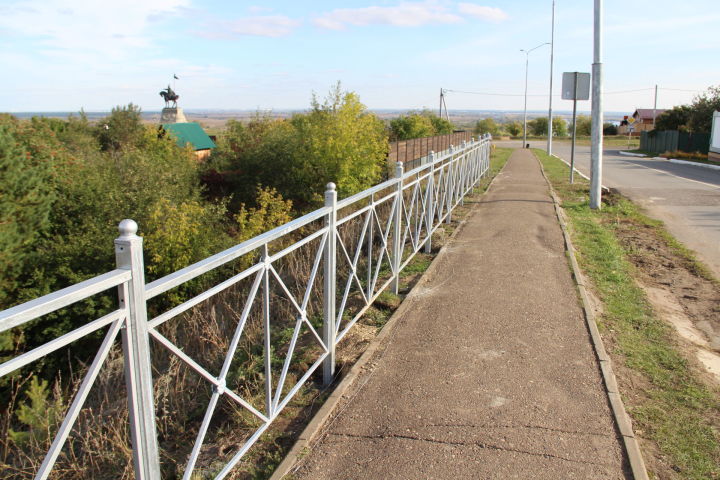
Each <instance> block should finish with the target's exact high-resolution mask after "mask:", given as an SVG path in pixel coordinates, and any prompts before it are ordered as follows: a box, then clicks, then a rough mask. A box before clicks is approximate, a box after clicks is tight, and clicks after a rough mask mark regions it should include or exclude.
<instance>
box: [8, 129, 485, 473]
mask: <svg viewBox="0 0 720 480" xmlns="http://www.w3.org/2000/svg"><path fill="white" fill-rule="evenodd" d="M490 140H491V138H490V136H489V135H488V136H484V137H482V138H479V139H472V138H470V139H469V141H463V142H462V144H461V145H458V146H453V145H449V146H448V148H447V149H444V150H442V151H440V152H437V153H435V152H433V151H429V152H426V155H425V157H426V158H425V160H424V161H423V162H422V164H420V165H417V166H416V167H415V168H411V169H409V168H404V166H403V163H401V162H397V163H396V170H395V177H394V178H392V179H390V180H387V181H385V182H383V183H381V184H379V185H376V186H375V187H372V188H370V189H367V190H365V191H363V192H360V193H358V194H356V195H353V196H351V197H348V198H345V199H341V200H338V199H337V193H336V190H335V185H334V184H332V183H331V184H329V185H328V190H327V192H326V194H325V206H324V207H322V208H320V209H318V210H316V211H314V212H312V213H309V214H307V215H305V216H303V217H300V218H298V219H296V220H293V221H291V222H289V223H287V224H285V225H282V226H280V227H277V228H275V229H273V230H270V231H268V232H266V233H264V234H262V235H259V236H257V237H255V238H252V239H250V240H247V241H245V242H243V243H241V244H239V245H237V246H235V247H232V248H230V249H228V250H225V251H223V252H220V253H218V254H216V255H213V256H211V257H209V258H207V259H205V260H202V261H200V262H197V263H195V264H193V265H190V266H188V267H186V268H183V269H181V270H179V271H177V272H175V273H172V274H170V275H168V276H165V277H163V278H160V279H158V280H156V281H154V282H152V283H149V284H147V285H146V284H145V279H144V264H143V256H142V238H141V237H139V236H138V235H137V234H136V233H137V228H138V227H137V224H136V223H135V222H134V221H132V220H123V221H122V222H121V223H120V226H119V229H120V236H119V237H118V238H117V239H116V240H115V254H116V261H117V269H116V270H113V271H111V272H109V273H106V274H104V275H100V276H98V277H95V278H92V279H90V280H87V281H85V282H82V283H79V284H77V285H74V286H72V287H69V288H66V289H63V290H60V291H58V292H55V293H52V294H49V295H46V296H44V297H41V298H38V299H36V300H33V301H30V302H27V303H25V304H22V305H19V306H16V307H13V308H10V309H8V310H5V311H2V312H0V332H3V331H6V330H9V329H12V328H15V327H17V326H20V325H23V324H25V323H27V322H30V321H32V320H35V319H37V318H40V317H41V316H43V315H46V314H49V313H51V312H54V311H57V310H59V309H61V308H64V307H67V306H69V305H72V304H74V303H76V302H81V301H83V300H85V299H88V298H90V297H92V296H93V295H96V294H99V293H102V292H104V291H107V290H109V289H115V288H116V289H117V290H118V306H117V308H116V309H115V310H114V311H112V312H111V313H108V314H107V315H105V316H103V317H101V318H97V319H95V320H92V321H90V322H88V323H86V324H85V325H83V326H81V327H79V328H77V329H75V330H73V331H71V332H69V333H67V334H65V335H62V336H60V337H58V338H56V339H54V340H52V341H50V342H48V343H46V344H44V345H42V346H39V347H37V348H35V349H33V350H30V351H28V352H25V353H22V354H20V355H18V356H16V357H15V358H12V359H10V360H8V361H6V362H4V363H2V364H0V376H3V375H6V374H8V373H11V372H13V371H15V370H17V369H19V368H21V367H23V366H26V365H28V364H29V363H31V362H33V361H36V360H38V359H40V358H42V357H43V356H45V355H48V354H50V353H52V352H54V351H56V350H57V349H59V348H61V347H63V346H67V345H69V344H71V343H72V342H74V341H76V340H78V339H80V338H82V337H86V336H88V335H90V334H93V333H96V332H98V331H99V330H100V329H107V330H106V333H105V336H104V338H103V340H102V343H101V345H100V347H99V349H98V351H97V354H96V355H95V358H94V360H93V361H92V364H91V365H90V366H89V367H88V368H87V370H86V371H85V372H84V379H83V380H82V382H81V384H80V386H79V388H78V389H77V391H76V393H75V397H74V399H73V401H72V404H71V405H70V407H69V408H68V410H67V412H66V416H65V418H64V420H63V422H62V424H61V426H60V427H59V431H58V432H57V433H56V435H55V437H54V440H53V442H52V446H51V447H50V450H49V451H48V452H47V455H46V457H45V459H44V461H43V462H42V464H41V466H40V467H39V468H38V469H37V471H36V472H35V473H34V475H35V478H37V479H44V478H48V476H49V475H50V473H51V470H52V469H53V466H54V464H55V463H56V461H57V459H58V455H59V454H60V452H61V449H62V448H63V445H64V444H65V443H66V441H67V439H68V435H69V434H70V433H71V431H72V429H73V425H74V423H75V421H76V420H77V418H78V415H79V413H80V411H81V409H82V408H83V405H84V404H85V401H86V399H87V397H88V392H89V390H90V388H91V387H92V386H93V384H94V382H95V380H96V378H97V376H98V372H99V371H100V368H101V367H102V365H103V363H104V362H105V360H106V358H107V357H108V353H109V352H110V350H111V348H112V346H113V344H114V343H115V342H116V338H117V337H118V336H120V337H121V338H122V356H123V359H124V366H125V369H124V372H125V383H126V390H127V397H128V398H127V403H128V408H129V422H130V432H131V442H132V452H133V468H134V471H135V478H137V479H143V480H144V479H152V480H159V479H160V472H161V461H160V453H159V452H160V448H159V446H158V443H159V442H158V433H157V431H156V429H157V425H156V422H157V420H156V401H155V393H154V392H153V376H152V373H153V369H154V368H156V365H154V364H153V360H154V359H155V360H157V357H158V355H159V354H160V352H161V351H164V355H168V356H171V357H173V358H175V361H176V362H181V363H182V364H184V366H185V367H186V368H187V369H189V370H190V371H192V372H193V373H194V374H195V375H197V376H198V378H199V379H200V382H201V383H202V382H205V385H206V387H207V388H208V389H209V391H210V392H211V393H209V397H208V400H207V404H206V407H205V408H204V414H203V415H202V421H201V423H200V425H199V428H198V430H197V435H196V437H195V442H194V444H193V446H192V450H191V451H190V452H189V454H188V455H187V458H186V463H185V465H184V469H182V470H181V471H182V475H183V478H184V479H190V478H192V477H193V474H194V473H196V465H197V463H198V460H199V458H200V457H201V455H202V453H203V446H204V445H205V442H206V439H207V437H208V432H209V431H210V429H211V428H213V418H214V416H215V414H216V412H217V411H218V409H219V408H220V404H221V402H225V403H228V402H229V404H230V405H232V406H233V407H232V408H234V409H236V410H235V411H237V412H245V414H246V415H247V416H248V418H249V420H248V422H249V424H251V425H253V426H252V428H251V430H249V433H248V435H247V436H246V438H245V439H244V441H243V442H242V444H241V445H239V446H238V448H237V450H236V451H234V452H232V455H231V458H230V459H229V460H228V461H226V462H225V463H224V465H223V466H222V467H221V468H220V469H218V471H217V472H216V473H214V474H213V475H214V476H215V478H218V479H220V478H224V477H225V476H226V475H228V474H229V473H230V471H231V470H232V469H233V468H234V467H235V466H236V465H237V464H238V462H239V461H240V460H241V459H242V458H243V456H244V455H245V454H246V453H247V451H248V450H249V449H250V448H251V447H252V445H253V444H254V443H255V442H256V441H257V440H258V439H259V438H260V436H261V435H262V434H263V432H265V431H266V430H267V429H268V427H269V426H270V425H271V424H272V422H273V421H274V420H275V419H276V418H277V416H278V415H279V414H280V412H282V410H283V409H284V408H285V407H286V406H287V405H288V403H289V402H290V401H291V400H292V399H293V397H294V396H295V395H296V394H297V393H298V391H299V390H300V389H302V388H303V386H304V385H305V383H306V382H307V381H308V380H309V379H310V378H311V376H312V375H313V373H314V372H316V371H318V372H319V371H322V372H323V373H322V375H323V381H324V383H325V384H330V383H331V382H332V381H333V379H334V377H335V366H336V359H335V351H336V347H337V345H338V344H339V342H341V341H342V340H343V338H344V337H345V336H346V335H347V334H348V332H349V331H350V330H351V329H352V327H353V325H355V324H356V322H357V321H358V320H359V319H360V318H361V317H362V316H363V315H364V314H365V313H366V312H367V311H368V309H369V308H370V307H371V306H372V305H373V302H375V300H376V299H377V298H378V297H379V296H380V295H381V294H382V293H383V292H385V291H386V290H388V289H389V290H392V291H393V292H395V293H397V292H398V290H399V286H400V273H401V272H402V270H403V269H404V268H405V267H406V266H407V265H408V264H409V262H410V261H411V260H412V259H413V257H414V256H415V255H416V254H417V253H418V252H420V251H424V252H427V253H429V252H430V251H431V248H432V235H433V233H434V232H435V231H436V230H437V229H438V228H440V227H441V225H442V224H443V223H449V222H450V221H451V216H452V211H453V209H454V208H455V207H456V206H457V205H460V204H462V202H463V197H464V196H465V195H466V194H468V193H469V192H470V191H471V190H472V189H473V187H474V186H475V185H476V184H477V182H478V181H479V180H480V179H481V178H482V177H483V176H484V175H486V174H487V172H488V170H489V166H490V165H489V158H490ZM299 252H303V256H302V259H303V262H301V263H298V262H295V263H292V262H290V261H288V259H289V258H291V257H293V256H297V255H298V254H299ZM238 262H240V263H238ZM299 264H301V265H303V267H302V269H301V270H302V271H300V272H298V271H297V270H298V267H297V265H299ZM238 265H239V267H238ZM230 266H234V267H233V268H234V270H233V271H232V272H231V273H229V274H228V276H227V278H226V279H224V280H222V281H219V282H218V283H216V284H215V285H214V286H212V287H211V288H207V289H205V290H204V291H202V292H201V293H199V294H196V295H194V296H192V297H191V298H187V299H184V300H183V301H181V302H179V303H177V302H175V304H171V305H170V306H166V307H165V308H164V309H161V310H160V311H158V310H157V309H150V308H148V304H149V302H150V300H151V299H154V298H156V297H162V296H163V295H168V294H171V293H172V292H173V291H175V290H176V289H179V288H183V286H186V285H188V284H189V283H191V282H193V281H194V280H195V279H197V278H198V277H201V276H203V275H207V274H212V273H213V272H218V271H226V270H223V269H224V268H229V267H230ZM230 293H232V294H233V295H234V297H233V299H234V302H235V303H233V305H234V307H233V308H235V309H236V313H234V314H233V315H232V325H233V329H232V334H231V338H230V339H229V341H228V344H227V347H226V350H223V352H222V355H221V357H222V361H220V362H218V363H217V365H214V366H209V365H207V363H206V359H204V358H193V356H192V353H187V352H186V350H188V349H187V347H188V344H187V341H188V340H187V339H185V340H183V339H182V338H181V337H180V336H177V335H175V336H173V335H171V333H172V327H175V328H177V324H178V322H181V321H182V319H184V318H186V317H185V316H186V315H188V314H190V312H191V311H192V310H193V309H194V308H196V307H198V306H199V305H200V304H202V303H203V302H206V301H208V300H211V299H213V298H218V296H220V295H226V294H230ZM149 311H152V312H153V314H154V316H153V317H152V318H149V317H148V312H149ZM253 322H255V323H256V324H257V331H258V332H260V333H259V334H258V337H257V342H256V343H262V345H250V347H253V348H256V349H257V351H258V353H257V355H258V358H257V361H258V364H262V372H261V374H260V377H259V378H262V380H263V381H262V385H263V387H262V391H261V392H249V391H248V390H247V389H246V388H242V389H241V388H238V387H237V386H238V385H240V384H239V383H238V381H237V379H236V376H237V375H235V373H233V372H234V370H233V368H234V367H233V365H235V363H234V362H235V361H236V357H237V354H238V350H239V348H241V345H243V348H244V349H245V348H246V346H247V345H246V344H247V342H251V343H252V342H254V341H255V340H253V339H252V338H251V339H250V340H248V339H247V338H245V337H247V336H248V335H249V333H248V329H250V328H251V327H250V325H251V324H253ZM279 330H281V331H282V333H283V335H284V336H282V338H283V341H284V344H283V345H281V346H278V345H276V343H275V341H276V339H277V338H278V333H277V332H278V331H279ZM253 338H254V337H253ZM151 339H152V340H151ZM301 348H302V349H303V351H304V352H306V353H305V354H304V356H305V357H307V358H305V359H304V360H303V361H302V362H298V361H297V359H296V358H295V356H296V355H297V354H298V353H297V352H298V351H299V350H300V349H301ZM243 351H245V350H243ZM258 399H260V400H258ZM203 478H204V477H203Z"/></svg>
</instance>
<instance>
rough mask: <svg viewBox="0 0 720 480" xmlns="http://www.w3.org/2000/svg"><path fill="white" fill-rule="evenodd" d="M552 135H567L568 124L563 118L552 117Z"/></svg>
mask: <svg viewBox="0 0 720 480" xmlns="http://www.w3.org/2000/svg"><path fill="white" fill-rule="evenodd" d="M552 123H553V135H554V136H556V137H567V135H568V124H567V122H566V121H565V119H563V118H560V117H553V122H552Z"/></svg>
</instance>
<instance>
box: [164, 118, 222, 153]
mask: <svg viewBox="0 0 720 480" xmlns="http://www.w3.org/2000/svg"><path fill="white" fill-rule="evenodd" d="M162 128H163V129H165V131H166V132H168V133H170V134H172V135H173V136H174V137H175V141H176V142H177V144H178V145H180V146H181V147H185V145H187V144H188V143H189V144H190V145H192V147H193V148H194V149H195V150H205V149H208V148H215V146H216V145H215V143H214V142H213V141H212V139H211V138H210V137H208V134H207V133H205V130H203V129H202V127H201V126H200V124H199V123H197V122H188V123H163V124H162Z"/></svg>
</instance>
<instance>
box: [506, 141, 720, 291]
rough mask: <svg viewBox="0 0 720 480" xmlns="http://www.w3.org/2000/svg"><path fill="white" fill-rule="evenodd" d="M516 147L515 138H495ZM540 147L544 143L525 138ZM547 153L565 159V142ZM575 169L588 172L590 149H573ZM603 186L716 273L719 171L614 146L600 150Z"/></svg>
mask: <svg viewBox="0 0 720 480" xmlns="http://www.w3.org/2000/svg"><path fill="white" fill-rule="evenodd" d="M497 144H498V146H511V147H520V146H521V142H517V141H509V142H507V141H505V142H497ZM530 146H531V147H533V148H541V149H543V150H544V149H545V148H546V142H545V141H536V142H535V141H533V142H530ZM553 153H554V154H555V155H558V156H559V157H562V158H564V159H566V160H567V161H570V143H569V142H554V143H553ZM575 165H576V168H577V169H578V170H579V171H581V172H582V173H584V174H586V175H588V176H589V175H590V147H589V146H577V147H576V149H575ZM603 185H605V186H607V187H611V188H616V189H618V190H619V191H620V192H621V193H622V194H623V195H625V196H627V197H629V198H630V199H631V200H633V201H634V202H635V203H637V204H639V205H642V206H643V207H645V209H646V210H647V212H648V214H649V215H650V216H651V217H653V218H656V219H658V220H662V221H663V222H665V224H666V226H667V228H668V230H669V231H670V233H671V234H672V235H674V236H675V238H677V239H678V240H679V241H681V242H682V243H683V244H685V245H686V246H687V247H689V248H690V249H692V250H694V251H695V252H696V253H697V255H698V257H699V258H700V259H701V260H702V261H703V262H704V263H705V264H706V265H707V266H708V267H710V269H711V270H713V272H714V273H715V275H716V276H717V277H720V171H718V170H711V169H708V168H702V167H696V166H691V165H678V164H675V163H670V162H668V161H665V160H652V159H649V158H637V157H626V156H622V155H619V154H618V149H617V147H611V148H607V149H605V151H604V154H603Z"/></svg>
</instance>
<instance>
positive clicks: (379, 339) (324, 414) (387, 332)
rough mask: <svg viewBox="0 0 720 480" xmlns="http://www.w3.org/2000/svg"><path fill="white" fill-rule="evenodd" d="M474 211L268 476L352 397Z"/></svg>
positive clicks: (285, 466)
mask: <svg viewBox="0 0 720 480" xmlns="http://www.w3.org/2000/svg"><path fill="white" fill-rule="evenodd" d="M504 168H505V166H504V165H503V169H504ZM503 169H501V170H500V171H499V172H498V173H497V174H496V175H495V176H494V177H493V178H492V180H490V183H489V184H488V186H487V188H486V189H485V191H484V192H483V193H482V194H481V195H480V196H481V197H482V196H484V195H485V193H487V192H488V191H489V190H490V187H492V185H493V184H494V183H495V179H496V178H497V177H498V176H499V175H500V173H502V170H503ZM476 211H477V209H476V208H472V209H471V210H470V212H468V215H467V217H466V218H465V219H464V220H462V221H461V222H460V223H459V224H458V226H457V227H456V228H455V230H454V231H453V233H451V234H450V236H449V237H448V239H447V241H446V242H445V244H444V245H443V246H442V247H441V248H440V251H439V252H438V254H437V255H436V256H435V258H433V260H432V262H431V263H430V266H429V267H428V269H427V270H425V272H423V274H422V277H421V278H420V280H419V281H418V282H417V283H416V284H415V285H414V286H413V288H412V290H410V292H408V294H407V296H406V297H405V298H404V299H403V301H402V303H401V304H400V306H398V308H397V310H395V312H393V314H392V315H391V316H390V318H389V319H388V321H387V323H386V324H385V326H384V327H383V328H382V330H380V333H379V334H378V335H377V336H376V337H375V338H374V339H372V340H371V341H370V344H369V345H368V347H367V349H366V350H365V351H364V352H363V354H362V355H360V358H358V359H357V361H356V362H355V363H354V364H353V365H352V367H350V371H348V373H347V375H345V377H344V378H343V379H342V380H341V381H340V383H338V384H337V386H336V387H335V388H334V389H333V391H332V393H331V394H330V396H329V397H328V398H327V399H326V400H325V403H323V406H322V407H320V409H319V410H318V411H317V413H316V414H315V415H314V416H313V418H312V419H311V420H310V422H309V423H308V424H307V426H306V427H305V429H304V430H303V431H302V433H301V434H300V436H299V437H298V439H297V441H296V442H295V445H293V446H292V448H291V449H290V450H289V451H288V453H287V454H286V455H285V458H284V459H283V461H282V462H280V465H278V466H277V468H276V469H275V471H274V472H273V474H272V476H271V477H270V480H280V479H282V478H283V477H285V475H287V474H289V473H292V470H294V469H295V467H296V466H298V463H299V461H300V459H301V458H302V457H303V456H305V455H306V454H307V452H308V450H309V449H311V448H312V444H313V441H314V440H315V439H316V437H318V435H319V434H321V433H322V430H323V428H324V427H325V426H326V424H327V422H328V420H330V419H331V417H332V416H333V414H334V413H335V410H336V408H337V407H338V405H339V404H340V401H341V400H343V399H352V397H353V396H354V394H353V395H348V391H349V390H350V388H351V387H352V386H353V385H354V384H355V381H356V380H357V379H358V377H359V376H360V374H361V373H362V372H364V371H365V370H371V369H372V368H373V365H368V364H369V363H370V361H371V360H373V359H374V358H375V357H376V356H377V355H381V354H382V352H381V351H380V350H381V347H385V346H386V345H387V344H388V342H389V341H390V340H391V339H392V336H391V335H392V334H393V332H394V330H395V329H396V327H397V325H398V324H399V323H400V320H401V317H402V316H403V315H404V314H405V312H406V311H407V310H408V308H410V305H411V304H412V303H413V300H414V299H415V297H416V296H417V295H418V293H417V292H418V290H419V287H421V286H422V285H424V284H425V283H427V282H428V281H429V279H430V278H432V276H433V275H434V274H435V271H436V270H437V269H438V268H439V267H438V265H439V264H440V262H439V260H441V259H442V258H443V257H445V256H447V254H448V253H447V247H448V245H450V243H452V241H453V240H454V239H455V237H457V235H459V234H460V232H461V231H462V230H463V229H464V227H465V225H466V224H467V221H468V220H469V219H470V218H471V217H472V215H474V213H475V212H476ZM360 388H362V385H361V386H360Z"/></svg>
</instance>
